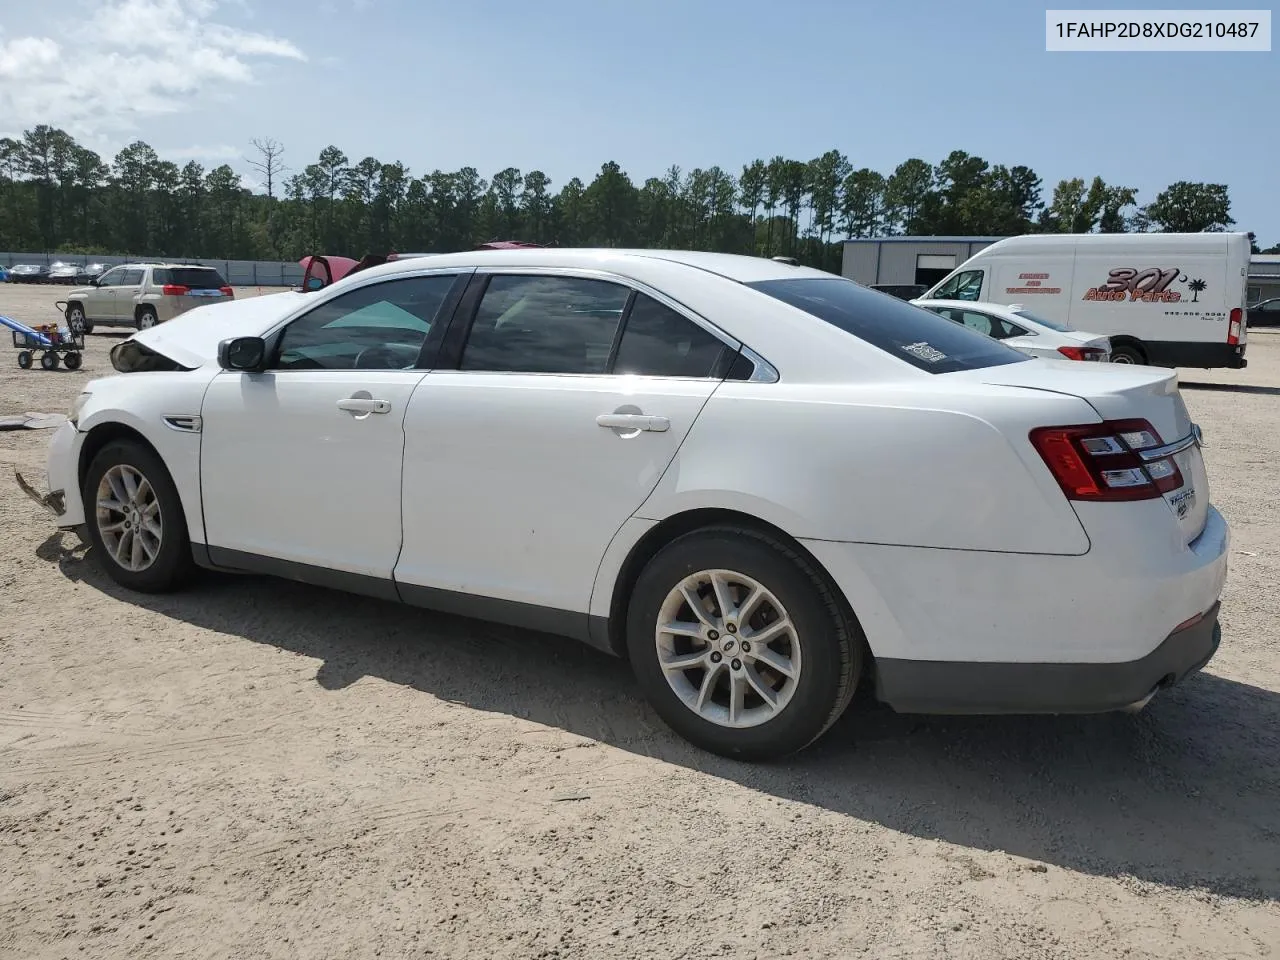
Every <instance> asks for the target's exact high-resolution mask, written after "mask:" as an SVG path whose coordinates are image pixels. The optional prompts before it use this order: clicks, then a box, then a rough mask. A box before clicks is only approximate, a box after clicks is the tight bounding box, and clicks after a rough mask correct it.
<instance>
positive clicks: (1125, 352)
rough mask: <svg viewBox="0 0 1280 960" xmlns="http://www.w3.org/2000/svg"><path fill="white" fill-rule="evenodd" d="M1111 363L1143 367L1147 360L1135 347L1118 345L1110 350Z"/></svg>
mask: <svg viewBox="0 0 1280 960" xmlns="http://www.w3.org/2000/svg"><path fill="white" fill-rule="evenodd" d="M1111 362H1112V363H1136V364H1138V365H1140V366H1142V365H1145V364H1146V362H1147V358H1146V357H1145V356H1144V355H1143V353H1142V351H1141V350H1139V349H1138V348H1137V347H1135V346H1133V345H1131V344H1128V343H1118V344H1115V345H1114V346H1112V348H1111Z"/></svg>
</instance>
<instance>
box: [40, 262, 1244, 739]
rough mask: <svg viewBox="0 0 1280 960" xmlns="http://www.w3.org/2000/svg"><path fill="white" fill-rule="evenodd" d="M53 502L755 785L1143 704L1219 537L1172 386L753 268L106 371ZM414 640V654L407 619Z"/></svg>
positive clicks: (126, 360)
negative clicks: (695, 747) (852, 738)
mask: <svg viewBox="0 0 1280 960" xmlns="http://www.w3.org/2000/svg"><path fill="white" fill-rule="evenodd" d="M113 363H114V364H115V366H116V369H117V370H120V371H138V372H122V373H121V374H120V375H117V376H111V377H107V378H104V379H100V380H95V381H93V382H91V383H89V384H88V385H87V387H86V389H85V391H84V393H82V394H81V395H80V396H79V398H78V399H77V400H76V402H75V405H74V407H73V410H72V417H71V420H70V422H69V423H67V424H66V425H65V426H63V427H62V428H60V429H59V430H58V431H57V432H56V434H55V435H54V437H53V439H52V441H51V447H50V450H49V456H48V480H49V483H50V493H49V494H47V495H45V497H44V499H45V501H46V502H48V503H49V504H51V505H52V506H53V508H54V510H55V512H57V513H59V516H58V519H57V524H58V525H59V526H61V527H64V528H73V527H80V526H81V525H84V526H85V527H87V531H86V535H87V536H88V538H89V539H90V540H91V541H92V544H93V550H92V553H93V554H95V555H96V556H97V558H98V562H99V563H101V564H102V566H103V568H104V569H105V570H106V572H107V573H108V574H109V575H110V576H111V577H112V578H113V579H114V580H115V581H116V582H117V583H119V584H121V585H123V586H125V587H128V588H132V589H135V590H140V591H167V590H172V589H174V588H177V587H178V586H180V585H181V584H182V583H184V582H185V581H186V580H187V579H188V577H189V576H190V575H191V574H192V573H193V570H194V568H195V567H197V566H199V567H212V568H219V569H228V570H235V571H245V572H257V573H267V574H275V575H279V576H282V577H289V578H294V579H297V580H302V581H306V582H310V583H315V584H321V585H327V586H331V587H337V588H341V589H345V590H350V591H355V592H359V593H364V594H370V595H373V596H375V597H384V598H386V599H388V600H398V601H403V602H405V603H409V604H415V605H420V606H422V607H427V608H433V609H438V610H446V611H451V612H455V613H462V614H468V615H474V616H477V617H482V618H487V619H491V620H495V621H502V622H505V623H509V624H518V625H524V626H528V627H532V628H537V629H541V630H545V631H555V632H559V633H563V634H567V635H571V636H574V637H577V638H579V639H581V640H583V641H585V642H587V643H590V644H593V645H595V646H597V647H599V648H601V649H602V650H605V651H608V652H610V653H613V654H617V655H619V656H625V657H627V658H629V659H630V661H631V663H632V665H633V666H634V669H635V673H636V676H637V677H638V680H639V685H640V687H641V689H642V690H643V692H644V694H645V695H646V697H647V698H648V699H649V700H650V702H651V703H652V705H653V707H654V709H655V710H656V711H657V713H658V714H659V715H661V716H662V717H663V718H664V719H665V720H666V721H667V722H668V723H669V724H670V725H671V726H672V727H673V728H674V729H675V730H677V731H678V732H679V733H681V734H682V735H684V736H685V737H687V738H688V739H690V740H691V741H693V742H694V743H696V744H699V745H701V746H702V747H704V748H706V749H709V750H712V751H716V752H719V753H722V754H726V755H730V756H738V757H744V758H764V757H771V756H777V755H780V754H785V753H788V752H790V751H794V750H797V749H800V748H802V747H804V746H805V745H806V744H808V743H810V742H811V741H813V740H814V739H815V738H817V737H818V736H820V735H821V734H822V732H823V731H824V730H826V729H827V728H828V727H829V726H830V725H831V724H832V723H833V722H834V721H835V719H836V718H837V717H839V716H840V714H841V712H842V711H843V710H844V709H845V707H846V705H847V704H848V703H849V702H850V699H851V698H852V696H853V693H854V689H855V687H856V686H857V685H858V683H859V681H860V680H862V679H866V680H867V681H868V682H869V683H870V684H871V685H872V687H873V688H874V691H875V693H876V695H878V696H879V697H880V698H881V699H882V700H884V701H885V702H887V703H889V704H890V705H892V706H893V707H894V708H896V709H898V710H902V711H910V712H965V713H974V712H1010V711H1015V712H1049V713H1060V712H1089V711H1107V710H1114V709H1123V708H1128V707H1131V706H1135V705H1138V704H1141V703H1144V702H1145V701H1146V700H1147V699H1148V698H1149V697H1150V696H1151V695H1152V694H1153V693H1154V692H1155V691H1156V690H1158V689H1160V688H1162V687H1164V686H1167V685H1169V684H1171V683H1173V682H1176V681H1178V680H1181V679H1182V678H1183V677H1184V676H1186V675H1187V674H1189V673H1191V672H1193V671H1195V670H1197V669H1198V668H1199V667H1200V666H1201V665H1203V664H1204V663H1205V662H1206V661H1207V660H1208V659H1209V658H1210V657H1211V656H1212V655H1213V653H1214V651H1215V650H1216V648H1217V644H1218V641H1219V636H1220V633H1219V628H1218V617H1217V612H1218V602H1219V595H1220V593H1221V591H1222V588H1223V581H1224V579H1225V577H1226V570H1227V549H1228V540H1229V531H1228V528H1227V524H1226V523H1225V521H1224V520H1223V518H1222V516H1221V515H1220V514H1219V513H1218V511H1217V510H1215V509H1214V508H1213V507H1212V506H1210V504H1209V489H1208V484H1207V481H1206V478H1205V468H1204V463H1203V460H1202V458H1201V452H1200V447H1199V443H1200V434H1199V431H1198V430H1197V429H1196V428H1195V427H1194V425H1193V424H1192V423H1191V421H1190V419H1189V418H1188V416H1187V410H1186V407H1185V406H1184V404H1183V401H1182V397H1181V395H1180V394H1179V392H1178V390H1177V381H1176V379H1175V374H1174V373H1173V371H1170V370H1160V369H1154V368H1141V367H1133V366H1123V367H1122V366H1113V365H1110V364H1107V365H1103V364H1097V365H1094V366H1093V367H1089V368H1084V367H1083V365H1081V368H1080V369H1075V368H1071V367H1068V366H1067V365H1066V364H1048V363H1043V362H1041V361H1038V360H1033V359H1030V358H1027V357H1026V356H1025V355H1023V354H1021V353H1019V352H1017V351H1016V350H1012V349H1010V348H1008V347H1006V346H1004V345H1003V344H1001V343H999V342H997V341H994V340H992V339H990V338H989V337H986V336H983V335H981V334H978V333H976V332H975V331H973V330H969V329H967V328H965V327H963V326H961V325H959V324H955V323H952V322H950V321H947V320H943V319H942V318H940V317H938V316H937V315H936V314H934V313H932V312H930V311H928V310H924V309H921V308H919V307H915V306H912V305H911V304H909V303H906V302H904V301H901V300H898V299H895V298H893V297H890V296H887V295H884V294H880V293H876V292H874V291H871V290H867V289H866V288H865V287H862V286H860V285H858V284H856V283H854V282H852V281H849V280H844V279H841V278H839V277H834V276H832V275H830V274H827V273H823V272H820V271H817V270H811V269H807V268H802V267H797V266H793V265H789V264H783V263H777V262H774V261H771V260H768V259H764V258H754V257H740V256H731V255H722V254H706V253H689V252H662V251H621V250H603V251H597V250H555V249H523V250H502V251H493V250H486V251H473V252H468V253H457V254H445V255H440V256H432V257H423V258H414V259H409V260H405V261H400V262H395V263H389V264H386V265H383V266H378V267H373V268H371V269H368V270H365V271H361V272H360V273H358V274H355V275H352V276H350V277H348V278H345V279H343V280H341V281H339V282H337V283H335V284H333V285H332V286H329V287H326V288H324V289H323V290H320V291H317V292H314V293H281V294H277V295H272V296H266V297H260V298H254V299H246V300H242V301H236V302H231V303H226V304H221V305H216V306H208V307H200V308H197V309H195V310H191V311H189V312H187V313H184V314H183V315H181V316H179V317H177V318H175V319H173V320H170V321H169V322H167V323H165V324H161V325H159V326H156V327H154V328H152V329H149V330H145V331H141V332H139V333H136V334H134V335H133V336H132V337H131V338H130V339H129V340H126V341H124V342H122V343H121V344H119V345H117V346H116V347H115V348H114V350H113ZM424 632H425V624H424Z"/></svg>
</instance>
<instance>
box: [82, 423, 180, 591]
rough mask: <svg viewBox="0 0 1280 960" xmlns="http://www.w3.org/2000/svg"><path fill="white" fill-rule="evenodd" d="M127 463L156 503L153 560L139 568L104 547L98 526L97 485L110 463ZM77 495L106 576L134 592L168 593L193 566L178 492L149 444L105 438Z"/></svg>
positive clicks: (114, 464) (99, 562)
mask: <svg viewBox="0 0 1280 960" xmlns="http://www.w3.org/2000/svg"><path fill="white" fill-rule="evenodd" d="M118 465H127V466H130V467H132V468H133V469H134V470H137V471H138V472H139V473H141V474H142V476H143V477H145V478H146V479H147V481H148V483H150V484H151V487H152V489H153V490H154V491H155V493H156V500H157V501H158V503H159V504H160V521H161V537H160V547H159V549H158V550H157V552H156V557H155V560H154V561H153V562H152V563H151V565H150V566H148V567H146V568H145V569H143V570H129V569H128V568H126V567H125V566H123V565H122V564H120V563H119V562H118V561H117V560H116V559H115V557H114V556H113V555H112V554H111V552H110V551H109V550H108V549H107V547H106V545H105V543H104V541H103V536H102V531H101V530H100V529H99V527H100V524H99V520H98V511H97V509H96V507H95V505H96V504H97V502H98V496H97V492H98V485H99V484H100V483H101V482H102V478H103V476H104V475H105V474H106V472H107V471H108V470H110V469H111V468H112V467H114V466H118ZM81 495H82V496H83V498H84V504H85V521H86V524H85V525H86V526H87V527H88V533H89V539H90V541H91V542H92V544H93V552H94V555H95V556H96V557H97V558H98V565H99V566H100V567H101V568H102V570H103V572H105V573H106V574H107V576H109V577H110V578H111V579H112V580H114V581H115V582H116V583H118V584H120V586H122V587H125V588H127V589H129V590H136V591H138V592H139V593H168V592H170V591H172V590H176V589H178V588H180V587H182V586H183V585H185V584H186V583H187V582H188V581H189V580H190V579H191V576H192V573H193V572H194V570H195V562H194V560H193V559H192V556H191V541H190V539H189V538H188V536H187V518H186V514H185V513H184V512H183V510H182V501H181V500H180V499H179V497H178V488H177V487H175V486H174V483H173V478H172V477H170V476H169V471H168V470H167V469H166V468H165V465H164V463H163V461H161V459H160V458H159V457H158V456H157V455H156V454H155V453H153V452H152V451H151V450H150V449H148V448H147V447H145V446H143V445H142V444H140V443H138V442H137V441H134V440H115V441H112V442H111V443H108V444H107V445H106V446H104V447H103V448H102V449H101V450H99V451H98V453H97V455H96V456H95V457H94V458H93V461H92V462H91V463H90V464H89V469H88V470H87V471H85V475H84V484H83V486H82V487H81Z"/></svg>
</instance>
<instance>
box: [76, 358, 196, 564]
mask: <svg viewBox="0 0 1280 960" xmlns="http://www.w3.org/2000/svg"><path fill="white" fill-rule="evenodd" d="M207 386H208V378H207V377H204V376H201V375H200V371H195V370H192V371H175V372H168V371H166V372H157V373H131V374H124V375H121V376H119V377H110V378H107V379H105V380H100V381H95V382H93V383H90V384H89V385H88V387H86V392H88V393H89V395H90V396H89V398H88V400H87V401H86V402H85V403H84V405H83V406H82V407H81V409H80V415H79V417H78V419H77V425H76V428H77V432H78V434H79V436H78V438H77V439H78V440H79V443H78V444H77V449H78V451H80V452H79V454H78V458H77V463H76V471H77V473H76V478H77V479H76V484H75V487H76V494H77V499H78V498H79V480H80V478H81V477H82V475H83V473H82V471H83V469H84V468H86V467H87V466H88V457H87V456H86V454H87V453H88V452H89V451H90V450H92V449H94V448H95V447H96V446H97V444H96V442H95V439H94V438H95V437H96V436H98V435H99V434H98V431H104V430H105V431H118V430H120V428H124V429H125V430H127V431H131V432H133V433H136V434H137V435H139V436H141V437H142V438H143V439H144V440H145V441H146V442H147V443H148V444H150V445H151V447H152V448H154V449H155V451H156V453H157V454H159V456H160V459H161V460H163V461H164V464H165V466H166V468H168V470H169V475H170V476H171V477H172V478H173V483H174V486H176V487H177V488H178V497H179V499H180V500H181V501H182V510H183V512H184V513H185V514H186V519H187V533H188V535H189V536H190V538H191V542H192V543H204V542H205V534H204V512H203V510H202V508H201V503H200V409H201V403H202V401H203V398H204V391H205V388H206V387H207ZM51 472H52V471H51ZM68 494H70V491H68Z"/></svg>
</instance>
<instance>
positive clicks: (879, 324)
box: [747, 277, 1029, 373]
mask: <svg viewBox="0 0 1280 960" xmlns="http://www.w3.org/2000/svg"><path fill="white" fill-rule="evenodd" d="M747 286H749V287H751V288H752V289H754V290H758V291H760V292H761V293H764V294H767V295H768V296H770V297H773V298H774V299H775V300H780V301H782V302H783V303H786V304H788V305H790V306H793V307H797V308H799V309H800V310H803V311H805V312H806V313H809V314H812V315H813V316H815V317H817V318H818V319H820V320H824V321H826V322H827V323H829V324H831V325H832V326H834V327H838V328H839V329H841V330H843V331H844V332H845V333H848V334H850V335H851V336H855V337H857V338H858V339H859V340H863V341H865V342H866V343H869V344H871V345H872V346H874V347H877V348H879V349H880V350H883V351H884V352H885V353H888V354H890V355H891V356H894V357H897V358H898V359H899V360H903V361H905V362H907V363H909V364H911V365H912V366H913V367H915V368H916V369H918V370H925V371H927V372H929V373H953V372H955V371H958V370H979V369H982V368H983V367H994V366H999V365H1001V364H1005V363H1023V362H1025V361H1026V360H1028V359H1029V358H1028V357H1027V355H1026V354H1023V353H1019V352H1018V351H1017V350H1014V349H1013V348H1012V347H1006V346H1004V345H1003V344H1000V343H996V342H995V341H994V340H992V339H991V338H990V337H986V336H983V335H982V334H981V333H978V332H977V331H976V330H970V329H968V328H967V327H965V326H963V325H962V324H959V323H953V322H951V321H950V320H945V319H943V318H942V317H940V316H938V315H937V314H936V313H934V312H932V311H931V310H926V309H924V308H923V307H917V306H916V305H915V304H911V303H907V302H906V301H905V300H897V299H895V298H893V297H885V296H882V295H881V294H879V293H876V292H875V291H874V290H868V289H867V288H866V287H863V286H860V285H859V284H857V283H854V282H853V281H852V280H845V279H842V278H839V277H832V278H831V279H825V278H813V279H810V278H807V277H806V278H804V279H795V280H763V281H758V282H755V283H749V284H747Z"/></svg>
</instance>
